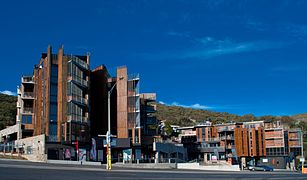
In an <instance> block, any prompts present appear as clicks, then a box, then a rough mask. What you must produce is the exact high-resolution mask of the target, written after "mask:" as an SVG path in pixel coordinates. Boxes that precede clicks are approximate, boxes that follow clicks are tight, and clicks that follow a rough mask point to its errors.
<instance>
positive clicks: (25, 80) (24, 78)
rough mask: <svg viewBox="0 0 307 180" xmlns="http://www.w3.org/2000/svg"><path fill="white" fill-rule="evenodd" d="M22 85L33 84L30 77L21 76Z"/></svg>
mask: <svg viewBox="0 0 307 180" xmlns="http://www.w3.org/2000/svg"><path fill="white" fill-rule="evenodd" d="M21 82H22V83H34V81H33V77H32V76H23V77H22V78H21Z"/></svg>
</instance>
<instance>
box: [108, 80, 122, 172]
mask: <svg viewBox="0 0 307 180" xmlns="http://www.w3.org/2000/svg"><path fill="white" fill-rule="evenodd" d="M123 79H124V77H120V78H119V80H118V81H120V80H123ZM118 81H116V83H115V84H114V85H113V86H112V88H111V89H110V90H109V91H108V131H107V134H106V141H107V169H108V170H111V169H112V158H111V156H112V154H111V137H112V135H111V113H110V109H111V107H110V104H111V102H110V99H111V94H112V91H113V89H114V88H115V86H116V84H117V82H118Z"/></svg>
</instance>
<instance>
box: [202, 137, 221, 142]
mask: <svg viewBox="0 0 307 180" xmlns="http://www.w3.org/2000/svg"><path fill="white" fill-rule="evenodd" d="M220 140H221V138H218V137H217V138H208V139H204V141H206V142H219V141H220Z"/></svg>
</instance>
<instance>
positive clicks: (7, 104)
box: [0, 93, 17, 130]
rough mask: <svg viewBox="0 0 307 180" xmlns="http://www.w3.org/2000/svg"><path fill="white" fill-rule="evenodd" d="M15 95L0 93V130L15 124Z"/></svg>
mask: <svg viewBox="0 0 307 180" xmlns="http://www.w3.org/2000/svg"><path fill="white" fill-rule="evenodd" d="M16 102H17V97H15V96H9V95H6V94H1V93H0V130H1V129H4V128H6V126H11V125H14V124H15V122H16V121H15V118H16Z"/></svg>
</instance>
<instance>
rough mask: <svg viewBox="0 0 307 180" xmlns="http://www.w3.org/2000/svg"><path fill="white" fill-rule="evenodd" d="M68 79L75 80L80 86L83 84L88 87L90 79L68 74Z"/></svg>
mask: <svg viewBox="0 0 307 180" xmlns="http://www.w3.org/2000/svg"><path fill="white" fill-rule="evenodd" d="M67 80H68V81H73V82H74V83H76V84H78V85H80V86H83V87H88V81H86V80H84V79H82V78H79V77H77V76H71V75H70V76H68V77H67Z"/></svg>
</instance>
